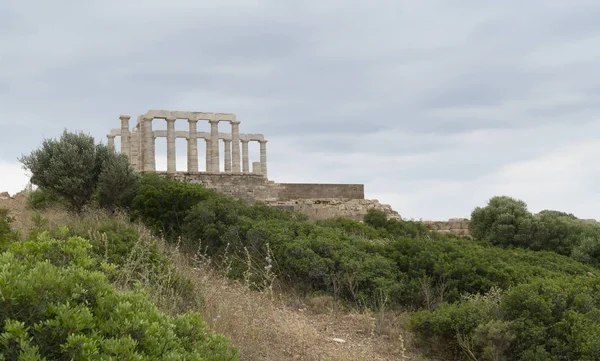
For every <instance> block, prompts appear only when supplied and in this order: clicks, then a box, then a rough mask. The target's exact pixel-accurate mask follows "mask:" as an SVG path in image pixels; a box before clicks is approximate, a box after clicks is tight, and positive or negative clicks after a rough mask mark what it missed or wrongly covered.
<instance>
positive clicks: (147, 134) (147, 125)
mask: <svg viewBox="0 0 600 361" xmlns="http://www.w3.org/2000/svg"><path fill="white" fill-rule="evenodd" d="M142 127H144V139H143V140H142V142H143V143H144V146H143V148H142V149H143V153H144V154H142V159H143V162H144V163H143V165H142V169H143V170H144V171H145V172H154V171H155V170H156V166H155V164H156V163H155V161H154V131H153V130H152V118H144V119H143V123H142Z"/></svg>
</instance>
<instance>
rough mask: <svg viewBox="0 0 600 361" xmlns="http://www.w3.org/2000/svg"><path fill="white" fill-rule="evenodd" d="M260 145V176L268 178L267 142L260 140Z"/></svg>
mask: <svg viewBox="0 0 600 361" xmlns="http://www.w3.org/2000/svg"><path fill="white" fill-rule="evenodd" d="M258 142H259V143H260V174H262V175H264V176H265V177H266V176H267V141H266V140H259V141H258Z"/></svg>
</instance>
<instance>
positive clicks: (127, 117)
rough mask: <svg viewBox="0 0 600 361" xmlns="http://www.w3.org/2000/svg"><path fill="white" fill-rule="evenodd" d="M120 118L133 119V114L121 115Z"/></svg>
mask: <svg viewBox="0 0 600 361" xmlns="http://www.w3.org/2000/svg"><path fill="white" fill-rule="evenodd" d="M119 119H121V120H129V119H131V116H130V115H119Z"/></svg>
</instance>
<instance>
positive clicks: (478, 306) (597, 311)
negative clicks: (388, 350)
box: [412, 277, 600, 361]
mask: <svg viewBox="0 0 600 361" xmlns="http://www.w3.org/2000/svg"><path fill="white" fill-rule="evenodd" d="M496 294H497V293H496ZM497 295H498V294H497ZM599 315H600V283H599V282H598V279H597V278H596V277H594V278H590V277H558V278H554V279H547V278H544V279H542V278H539V279H536V280H534V281H533V282H531V283H523V284H520V285H517V286H515V287H513V288H512V289H510V290H508V291H506V292H505V294H504V295H502V297H498V296H496V297H492V298H490V297H481V296H477V295H474V296H469V297H466V298H465V299H463V300H462V301H461V302H459V303H455V304H445V305H443V306H442V307H440V308H439V309H438V310H436V311H435V312H427V311H423V312H419V313H416V314H415V315H414V318H413V320H412V327H413V329H414V330H415V332H417V334H418V336H419V337H420V339H421V341H423V342H444V344H446V345H450V347H449V348H448V349H446V350H445V351H446V353H452V354H454V355H456V354H458V353H461V352H464V353H468V352H472V353H473V354H474V355H475V356H476V357H477V358H478V359H480V360H499V359H500V360H539V361H542V360H598V359H600V345H599V344H598V342H597V340H598V339H600V322H598V316H599Z"/></svg>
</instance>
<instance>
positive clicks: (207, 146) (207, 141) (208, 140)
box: [204, 138, 212, 172]
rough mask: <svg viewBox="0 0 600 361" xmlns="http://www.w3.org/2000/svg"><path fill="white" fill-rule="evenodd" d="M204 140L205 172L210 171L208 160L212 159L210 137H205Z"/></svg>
mask: <svg viewBox="0 0 600 361" xmlns="http://www.w3.org/2000/svg"><path fill="white" fill-rule="evenodd" d="M204 141H205V142H206V172H210V162H211V161H212V156H211V154H210V151H211V147H210V139H208V138H205V139H204Z"/></svg>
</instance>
